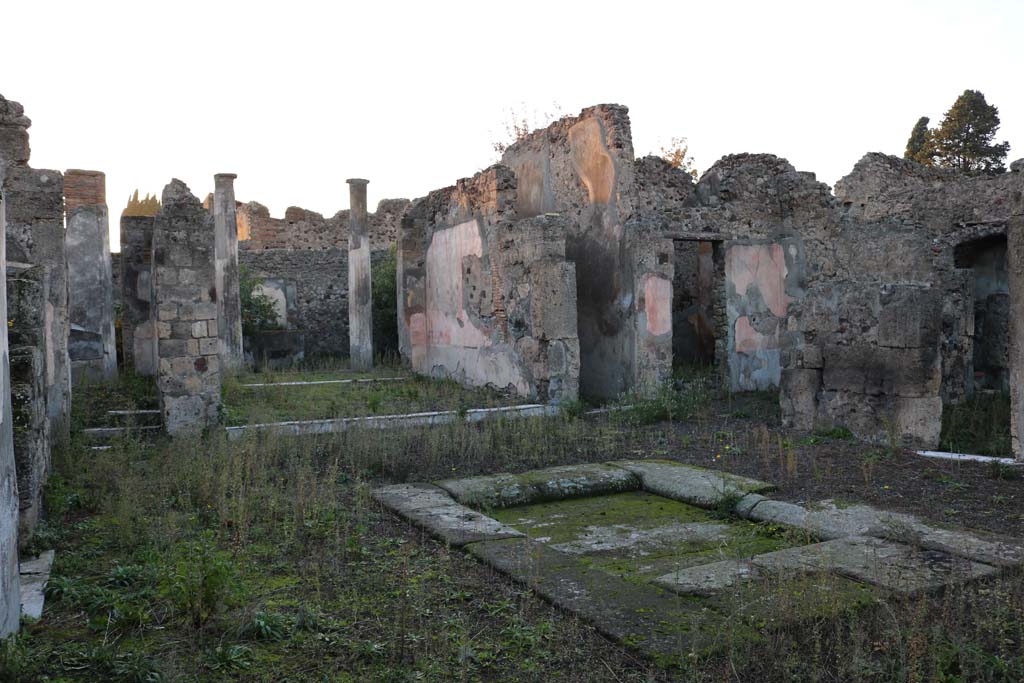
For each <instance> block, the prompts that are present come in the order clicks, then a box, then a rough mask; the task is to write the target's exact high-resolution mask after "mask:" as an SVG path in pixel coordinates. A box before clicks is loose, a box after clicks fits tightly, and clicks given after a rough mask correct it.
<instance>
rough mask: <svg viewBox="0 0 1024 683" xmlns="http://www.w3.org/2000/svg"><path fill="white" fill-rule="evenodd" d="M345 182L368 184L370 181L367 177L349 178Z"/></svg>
mask: <svg viewBox="0 0 1024 683" xmlns="http://www.w3.org/2000/svg"><path fill="white" fill-rule="evenodd" d="M345 182H346V183H348V184H349V185H367V184H369V182H370V181H369V180H366V179H365V178H349V179H348V180H346V181H345Z"/></svg>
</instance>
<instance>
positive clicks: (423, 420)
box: [225, 403, 560, 441]
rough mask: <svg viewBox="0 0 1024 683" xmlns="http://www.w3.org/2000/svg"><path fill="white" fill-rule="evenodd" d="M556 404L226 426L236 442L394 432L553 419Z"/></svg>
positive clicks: (226, 429) (556, 408) (228, 433)
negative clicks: (457, 424)
mask: <svg viewBox="0 0 1024 683" xmlns="http://www.w3.org/2000/svg"><path fill="white" fill-rule="evenodd" d="M559 410H560V409H559V407H558V406H556V405H541V404H538V403H531V404H527V405H521V406H506V407H502V408H475V409H473V410H467V411H465V412H464V413H462V412H460V411H456V410H444V411H436V412H427V413H409V414H405V415H374V416H371V417H340V418H334V419H329V420H291V421H287V422H265V423H261V424H252V425H241V426H239V427H226V428H225V431H226V432H227V435H228V439H230V440H232V441H234V440H235V439H240V438H242V437H243V436H245V435H247V434H255V433H267V434H274V435H279V436H303V435H307V434H333V433H338V432H345V431H348V430H349V429H353V428H366V429H392V428H400V427H426V426H432V425H444V424H452V423H454V422H458V421H459V420H460V419H461V420H463V421H464V422H467V423H472V422H482V421H484V420H494V419H500V418H508V419H516V418H523V417H550V416H553V415H558V413H559Z"/></svg>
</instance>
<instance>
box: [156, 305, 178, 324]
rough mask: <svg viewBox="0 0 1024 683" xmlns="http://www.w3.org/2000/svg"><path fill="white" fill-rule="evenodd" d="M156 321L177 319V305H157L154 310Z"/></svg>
mask: <svg viewBox="0 0 1024 683" xmlns="http://www.w3.org/2000/svg"><path fill="white" fill-rule="evenodd" d="M156 315H157V320H173V319H175V318H177V317H178V304H176V303H165V304H159V305H158V306H157V308H156Z"/></svg>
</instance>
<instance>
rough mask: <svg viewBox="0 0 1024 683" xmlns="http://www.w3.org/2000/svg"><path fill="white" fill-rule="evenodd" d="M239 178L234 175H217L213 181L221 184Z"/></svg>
mask: <svg viewBox="0 0 1024 683" xmlns="http://www.w3.org/2000/svg"><path fill="white" fill-rule="evenodd" d="M237 177H238V176H237V175H236V174H234V173H215V174H214V176H213V179H214V180H215V181H219V182H226V181H231V180H234V179H235V178H237Z"/></svg>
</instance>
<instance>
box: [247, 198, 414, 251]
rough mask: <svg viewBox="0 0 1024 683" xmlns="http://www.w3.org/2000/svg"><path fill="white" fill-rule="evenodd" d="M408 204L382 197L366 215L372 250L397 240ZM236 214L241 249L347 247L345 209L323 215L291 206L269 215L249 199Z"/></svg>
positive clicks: (382, 247) (347, 217)
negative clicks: (280, 213)
mask: <svg viewBox="0 0 1024 683" xmlns="http://www.w3.org/2000/svg"><path fill="white" fill-rule="evenodd" d="M408 206H409V200H408V199H382V200H381V201H380V202H379V203H378V204H377V211H376V212H375V213H371V214H368V215H367V225H368V228H369V233H370V245H371V247H372V248H373V249H375V250H376V249H387V248H388V247H390V246H391V245H392V244H394V243H395V242H396V241H397V240H398V230H399V223H400V221H401V218H402V213H404V212H405V210H406V209H407V208H408ZM237 216H238V218H237V220H238V240H239V243H238V246H239V249H240V250H242V251H262V250H267V249H300V250H310V251H322V250H325V249H348V233H349V223H350V217H349V211H348V209H345V210H342V211H339V212H338V213H336V214H335V215H334V216H332V217H330V218H324V217H323V216H322V215H321V214H319V213H316V212H315V211H307V210H306V209H300V208H298V207H295V206H292V207H289V208H288V210H287V211H285V214H284V218H272V217H271V216H270V210H269V209H267V207H265V206H263V205H262V204H260V203H258V202H249V203H247V204H238V207H237Z"/></svg>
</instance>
